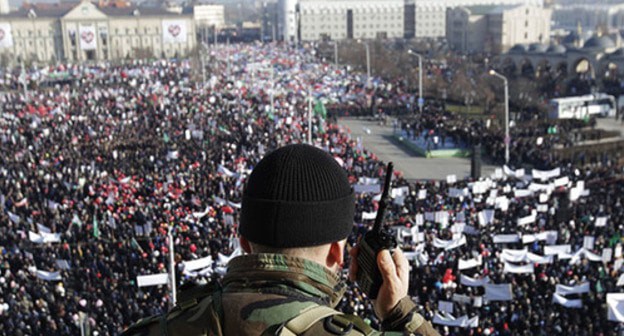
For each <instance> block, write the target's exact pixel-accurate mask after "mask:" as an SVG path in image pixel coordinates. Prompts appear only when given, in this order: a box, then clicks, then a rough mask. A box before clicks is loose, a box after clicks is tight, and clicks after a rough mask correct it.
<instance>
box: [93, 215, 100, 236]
mask: <svg viewBox="0 0 624 336" xmlns="http://www.w3.org/2000/svg"><path fill="white" fill-rule="evenodd" d="M93 237H95V238H100V228H99V226H98V220H97V218H96V216H93Z"/></svg>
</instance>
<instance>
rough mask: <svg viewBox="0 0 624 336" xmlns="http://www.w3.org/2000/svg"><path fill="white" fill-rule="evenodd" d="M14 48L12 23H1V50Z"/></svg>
mask: <svg viewBox="0 0 624 336" xmlns="http://www.w3.org/2000/svg"><path fill="white" fill-rule="evenodd" d="M12 47H13V32H12V31H11V24H10V23H0V49H5V48H12Z"/></svg>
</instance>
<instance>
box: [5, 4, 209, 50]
mask: <svg viewBox="0 0 624 336" xmlns="http://www.w3.org/2000/svg"><path fill="white" fill-rule="evenodd" d="M196 41H197V39H196V34H195V22H194V18H193V14H192V13H190V14H176V13H171V12H168V11H166V10H164V9H161V8H141V7H125V8H116V7H102V8H100V7H98V6H97V5H95V4H93V3H91V2H89V1H82V2H80V3H61V4H56V5H49V6H44V7H42V8H37V7H34V6H33V7H31V8H21V9H20V10H18V11H15V12H10V13H8V14H5V15H0V55H7V56H9V57H12V58H18V57H19V58H21V59H31V60H36V61H42V62H45V61H54V60H68V61H85V60H93V61H95V60H114V59H123V58H146V57H162V56H165V57H175V56H180V57H181V56H184V55H187V54H188V53H189V52H191V51H192V50H193V49H194V48H195V46H196Z"/></svg>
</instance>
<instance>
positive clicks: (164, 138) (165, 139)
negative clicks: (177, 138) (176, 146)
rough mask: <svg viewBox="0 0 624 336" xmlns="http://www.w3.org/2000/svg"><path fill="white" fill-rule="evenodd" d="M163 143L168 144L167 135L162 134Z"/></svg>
mask: <svg viewBox="0 0 624 336" xmlns="http://www.w3.org/2000/svg"><path fill="white" fill-rule="evenodd" d="M163 142H164V143H169V134H167V133H163Z"/></svg>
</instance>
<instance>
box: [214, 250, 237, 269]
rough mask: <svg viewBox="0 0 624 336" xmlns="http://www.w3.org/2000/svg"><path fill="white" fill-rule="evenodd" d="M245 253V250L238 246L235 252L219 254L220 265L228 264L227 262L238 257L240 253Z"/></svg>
mask: <svg viewBox="0 0 624 336" xmlns="http://www.w3.org/2000/svg"><path fill="white" fill-rule="evenodd" d="M242 254H243V250H241V249H240V248H237V249H236V250H234V252H232V254H230V255H225V254H221V253H219V254H218V257H219V260H218V261H217V262H218V264H219V265H221V266H227V264H228V263H229V262H230V260H232V259H234V258H236V257H238V256H239V255H242Z"/></svg>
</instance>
